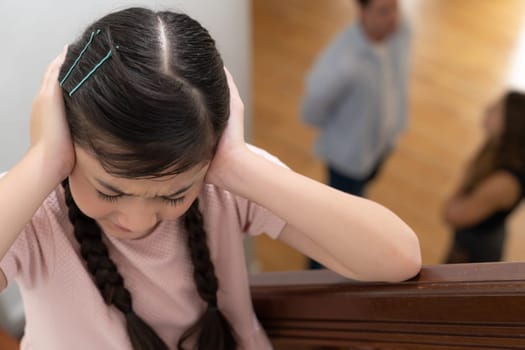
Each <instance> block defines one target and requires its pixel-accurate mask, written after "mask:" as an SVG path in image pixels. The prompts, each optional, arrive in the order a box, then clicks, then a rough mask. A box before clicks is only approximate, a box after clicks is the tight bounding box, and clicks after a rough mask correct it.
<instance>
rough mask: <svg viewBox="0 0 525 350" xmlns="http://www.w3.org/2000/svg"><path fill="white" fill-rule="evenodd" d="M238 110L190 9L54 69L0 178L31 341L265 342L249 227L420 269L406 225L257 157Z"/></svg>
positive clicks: (388, 265) (10, 272) (404, 271)
mask: <svg viewBox="0 0 525 350" xmlns="http://www.w3.org/2000/svg"><path fill="white" fill-rule="evenodd" d="M242 118H243V106H242V103H241V101H240V98H239V95H238V92H237V89H236V87H235V84H234V83H233V81H232V79H231V77H230V76H229V75H228V73H227V72H226V71H225V70H224V68H223V62H222V60H221V58H220V56H219V54H218V52H217V50H216V48H215V44H214V41H213V40H212V38H211V37H210V36H209V34H208V32H207V31H206V30H205V29H204V28H202V27H201V26H200V25H199V24H198V23H197V22H196V21H194V20H192V19H191V18H189V17H188V16H186V15H183V14H177V13H172V12H152V11H150V10H147V9H140V8H132V9H127V10H123V11H120V12H116V13H112V14H109V15H107V16H106V17H104V18H102V19H100V20H98V21H97V22H95V23H93V24H92V25H91V26H89V27H88V28H87V30H86V31H85V33H84V34H83V35H82V36H81V37H80V38H79V39H78V41H77V42H75V43H73V44H71V45H70V46H69V47H68V49H67V53H65V52H64V53H63V54H62V55H61V56H59V57H57V58H56V59H55V61H54V62H53V63H51V65H50V66H49V68H48V70H47V72H46V73H45V76H44V79H43V82H42V87H41V90H40V92H39V93H38V96H37V97H36V99H35V102H34V105H33V110H32V115H31V147H30V148H29V150H28V151H27V154H26V155H25V156H24V157H23V158H22V159H21V160H20V162H19V163H18V164H17V165H16V166H15V167H14V168H13V169H11V170H10V171H9V172H8V173H7V174H6V175H5V176H3V177H2V178H1V180H0V230H1V232H0V256H2V257H3V259H2V261H1V264H0V267H1V270H2V271H3V273H4V275H5V276H4V275H2V274H0V276H1V278H0V284H1V287H2V288H4V287H5V286H6V285H7V283H9V282H10V281H12V280H14V279H16V280H17V281H18V282H19V284H20V287H21V292H22V295H23V299H24V303H25V310H26V320H27V325H26V331H25V335H24V339H23V341H22V349H39V350H41V349H52V350H60V349H67V350H70V349H134V350H146V349H148V350H149V349H151V350H153V349H155V350H158V349H199V350H211V349H213V350H217V349H219V350H221V349H257V350H259V349H271V345H270V343H269V341H268V339H267V338H266V336H265V335H264V332H263V331H262V330H261V328H260V326H259V324H258V322H257V320H256V318H255V315H254V313H253V309H252V305H251V301H250V294H249V284H248V278H247V272H246V269H245V263H244V255H243V245H242V238H243V234H260V233H262V232H265V233H267V234H268V235H270V236H271V237H273V238H275V239H279V240H281V241H284V242H285V243H287V244H289V245H290V246H292V247H294V248H296V249H298V250H300V251H302V252H303V253H305V254H307V255H309V256H311V257H313V258H315V259H316V260H318V261H320V262H322V263H323V264H324V265H325V266H327V267H329V268H331V269H333V270H335V271H336V272H338V273H340V274H342V275H344V276H347V277H349V278H354V279H359V280H379V281H399V280H404V279H407V278H410V277H412V276H414V275H415V274H416V273H417V272H418V271H419V268H420V264H421V260H420V253H419V245H418V240H417V238H416V236H415V234H414V233H413V232H412V230H411V229H410V228H409V227H408V226H407V225H406V224H405V223H403V221H401V220H400V219H399V218H398V217H397V216H395V215H394V214H393V213H391V212H390V211H389V210H387V209H385V208H384V207H382V206H380V205H378V204H375V203H373V202H371V201H368V200H365V199H361V198H357V197H353V196H351V195H347V194H345V193H342V192H339V191H336V190H334V189H331V188H329V187H327V186H324V185H322V184H320V183H317V182H315V181H313V180H310V179H308V178H306V177H304V176H301V175H299V174H297V173H294V172H293V171H291V170H289V169H287V168H285V167H283V166H282V165H280V164H278V163H277V162H276V161H275V160H274V158H272V157H271V156H269V155H267V154H266V153H264V152H262V151H260V150H257V149H254V148H250V147H248V146H247V145H246V144H245V143H244V139H243V133H242V130H243V125H242V124H243V122H242Z"/></svg>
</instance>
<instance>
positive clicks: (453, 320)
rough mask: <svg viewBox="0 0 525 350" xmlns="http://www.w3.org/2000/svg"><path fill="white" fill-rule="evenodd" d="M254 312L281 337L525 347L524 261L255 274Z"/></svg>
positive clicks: (406, 347)
mask: <svg viewBox="0 0 525 350" xmlns="http://www.w3.org/2000/svg"><path fill="white" fill-rule="evenodd" d="M251 292H252V298H253V302H254V307H255V312H256V314H257V315H258V317H259V320H260V321H261V322H262V324H263V327H264V328H265V329H266V331H267V332H268V334H269V336H270V338H271V339H272V341H274V342H275V343H276V344H301V345H310V346H344V347H346V349H348V347H351V348H352V349H354V348H355V349H361V348H364V349H388V350H412V349H421V350H445V349H447V350H474V349H480V350H481V349H484V350H488V349H490V350H498V349H501V350H504V349H505V350H510V349H525V263H486V264H457V265H433V266H424V267H423V269H422V271H421V273H420V274H419V275H418V276H417V277H415V278H413V279H411V280H409V281H405V282H401V283H366V282H356V281H351V280H348V279H345V278H343V277H340V276H338V275H337V274H335V273H333V272H331V271H327V270H320V271H297V272H273V273H262V274H258V275H254V276H252V277H251Z"/></svg>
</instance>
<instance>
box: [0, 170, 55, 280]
mask: <svg viewBox="0 0 525 350" xmlns="http://www.w3.org/2000/svg"><path fill="white" fill-rule="evenodd" d="M2 175H3V174H0V177H1V176H2ZM49 227H50V224H49V218H48V215H47V213H46V210H45V208H44V205H42V206H41V207H40V208H39V209H38V210H37V212H36V213H35V215H34V216H33V218H32V219H31V221H30V222H29V223H27V225H26V226H25V227H24V229H23V230H22V232H21V233H20V234H19V235H18V237H17V238H16V239H15V241H14V243H13V244H12V245H11V247H10V248H9V250H8V251H7V253H6V254H5V255H4V257H3V258H2V260H1V261H0V268H1V269H2V271H3V273H4V275H5V277H6V280H7V283H8V284H9V283H11V282H12V281H14V280H15V279H16V280H17V282H19V283H20V284H21V285H24V286H25V287H27V288H31V287H33V286H34V285H36V284H38V283H40V282H41V281H42V280H44V279H46V278H47V277H48V273H49V271H50V268H49V267H50V266H51V265H52V259H51V257H52V256H53V255H54V252H53V248H52V246H53V243H52V241H53V238H52V234H51V232H49V234H48V235H45V233H46V232H44V231H45V230H46V228H49ZM37 231H40V232H37ZM47 231H50V230H49V229H48V230H47ZM42 233H43V234H44V235H43V236H49V239H47V241H46V242H44V244H42V242H41V240H39V238H38V234H42Z"/></svg>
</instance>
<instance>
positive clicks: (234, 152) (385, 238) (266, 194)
mask: <svg viewBox="0 0 525 350" xmlns="http://www.w3.org/2000/svg"><path fill="white" fill-rule="evenodd" d="M230 90H231V94H232V104H231V116H230V121H229V125H228V128H227V129H226V131H225V134H224V136H223V138H222V139H221V143H220V145H219V149H218V152H217V154H216V156H215V158H214V160H213V162H212V166H211V168H210V171H209V173H208V180H209V181H210V182H212V183H214V184H216V185H218V186H221V187H223V188H225V189H226V190H229V191H231V192H234V193H236V194H239V195H240V196H243V197H245V198H247V199H249V200H251V201H254V202H256V203H258V204H259V205H261V206H263V207H266V208H268V209H269V210H271V211H272V212H273V213H275V214H276V215H278V216H279V217H281V218H282V219H284V220H285V221H286V222H287V226H286V227H285V229H284V231H283V232H282V233H281V236H280V239H281V240H282V241H284V242H286V243H288V244H289V245H291V246H292V247H294V248H296V249H298V250H300V251H302V252H303V253H305V254H307V255H309V256H311V257H313V258H315V259H318V260H319V261H320V262H321V263H323V264H325V265H326V266H327V267H329V268H331V269H333V270H335V271H337V272H339V273H341V274H343V275H345V276H347V277H350V278H354V279H360V280H378V281H400V280H404V279H408V278H410V277H412V276H414V275H415V274H417V273H418V271H419V269H420V267H421V256H420V249H419V243H418V239H417V237H416V235H415V234H414V232H413V231H412V230H411V229H410V228H409V227H408V226H407V225H406V224H405V223H404V222H403V221H402V220H401V219H400V218H399V217H397V216H396V215H395V214H393V213H392V212H391V211H389V210H388V209H386V208H385V207H383V206H381V205H379V204H377V203H374V202H372V201H370V200H367V199H363V198H359V197H355V196H352V195H349V194H346V193H343V192H340V191H337V190H335V189H333V188H330V187H328V186H326V185H323V184H321V183H319V182H316V181H314V180H311V179H309V178H307V177H305V176H302V175H300V174H298V173H295V172H293V171H291V170H288V169H285V168H283V167H281V166H279V165H277V164H274V163H273V162H271V161H269V160H266V159H265V158H264V157H262V156H259V155H257V154H254V153H252V152H251V151H250V150H249V149H248V148H247V147H246V145H245V144H244V141H243V139H242V113H243V110H242V103H241V101H240V98H239V97H238V93H237V91H236V88H235V85H234V84H233V81H232V80H230Z"/></svg>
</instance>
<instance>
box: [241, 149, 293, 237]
mask: <svg viewBox="0 0 525 350" xmlns="http://www.w3.org/2000/svg"><path fill="white" fill-rule="evenodd" d="M248 148H249V149H250V150H251V151H252V152H254V153H257V154H259V155H260V156H262V157H264V158H266V159H268V160H270V161H271V162H274V163H276V164H279V165H280V166H282V167H284V168H288V167H287V166H286V165H285V164H284V163H283V162H281V161H280V160H279V159H278V158H277V157H275V156H272V155H271V154H269V153H268V152H266V151H264V150H262V149H260V148H257V147H255V146H253V145H248ZM235 201H236V206H237V211H238V215H239V218H240V220H241V225H242V228H243V231H244V232H245V233H246V234H248V235H250V236H256V235H259V234H261V233H266V234H267V235H268V236H270V237H271V238H273V239H277V238H278V237H279V234H280V233H281V231H282V230H283V228H284V227H285V226H286V222H285V221H284V220H283V219H282V218H280V217H279V216H277V215H275V214H274V213H273V212H271V211H270V210H268V209H266V208H264V207H262V206H260V205H258V204H257V203H254V202H251V201H249V200H247V199H245V198H241V197H237V196H236V197H235Z"/></svg>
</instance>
